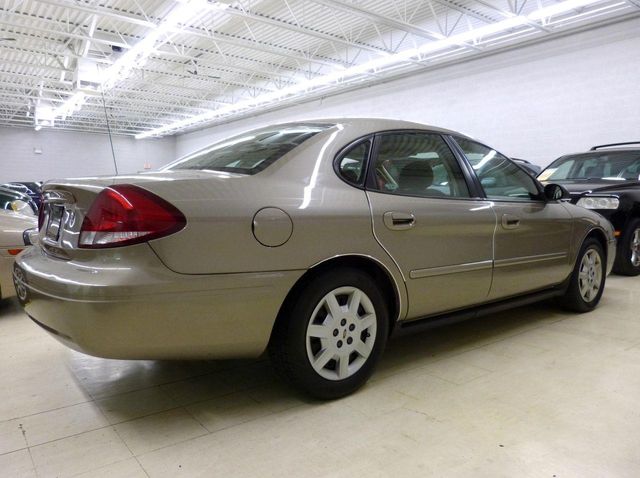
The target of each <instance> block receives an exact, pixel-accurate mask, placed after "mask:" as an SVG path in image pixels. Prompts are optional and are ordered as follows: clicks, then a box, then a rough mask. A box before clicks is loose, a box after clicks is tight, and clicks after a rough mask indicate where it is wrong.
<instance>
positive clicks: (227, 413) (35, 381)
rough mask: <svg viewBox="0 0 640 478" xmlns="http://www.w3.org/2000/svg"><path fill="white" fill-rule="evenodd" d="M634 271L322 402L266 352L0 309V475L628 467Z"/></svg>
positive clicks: (394, 346) (635, 374) (500, 472)
mask: <svg viewBox="0 0 640 478" xmlns="http://www.w3.org/2000/svg"><path fill="white" fill-rule="evenodd" d="M639 308H640V278H621V277H616V276H613V277H610V279H609V282H608V286H607V290H606V293H605V297H604V299H603V302H602V304H601V306H600V307H599V308H598V309H597V310H596V311H595V312H593V313H591V314H588V315H582V316H580V315H572V314H564V313H561V312H560V311H558V310H557V309H556V308H555V307H554V306H553V305H552V304H543V305H538V306H531V307H527V308H522V309H517V310H513V311H510V312H506V313H503V314H499V315H495V316H493V317H489V318H485V319H482V320H478V321H476V322H467V323H463V324H458V325H453V326H449V327H447V328H443V329H439V330H437V331H432V332H427V333H423V334H420V335H414V336H409V337H405V338H402V339H397V340H395V341H393V342H391V344H390V346H389V348H388V349H387V352H386V354H385V356H384V358H383V360H382V363H381V365H380V367H379V369H378V371H377V373H376V374H375V375H374V377H373V379H372V380H371V382H370V383H369V384H368V385H367V386H366V387H365V388H364V389H362V390H361V391H360V392H359V393H357V394H355V395H353V396H351V397H348V398H346V399H342V400H339V401H335V402H328V403H318V402H313V401H309V400H306V399H303V398H300V397H299V396H297V395H295V393H294V392H293V391H291V390H289V389H287V388H285V387H284V386H283V385H282V384H281V383H280V382H279V381H278V380H277V379H276V378H275V377H274V376H273V373H272V371H271V368H270V366H269V363H268V362H266V361H264V360H259V361H249V362H182V363H181V362H170V363H167V362H129V361H113V360H101V359H95V358H91V357H87V356H84V355H81V354H79V353H75V352H72V351H69V350H67V349H66V348H64V347H63V346H61V345H59V344H58V343H57V342H55V341H54V340H53V339H51V338H49V336H47V334H45V333H44V332H43V331H41V330H39V329H38V328H37V327H36V326H35V325H34V324H33V323H31V322H30V321H29V320H27V318H26V317H25V316H24V315H23V314H22V312H21V311H20V310H19V308H18V306H17V304H15V303H14V302H13V301H4V303H2V305H1V306H0V470H1V471H0V475H2V476H3V477H5V476H6V477H13V476H21V477H22V476H24V477H27V476H39V477H62V476H87V477H92V478H96V477H101V476H108V477H125V476H126V477H137V476H141V477H144V476H150V477H160V476H163V477H164V476H166V477H174V476H189V477H191V476H203V477H213V476H221V477H222V476H224V477H226V476H234V477H238V476H252V477H254V476H260V477H264V476H278V477H281V476H296V477H298V476H300V477H312V476H332V477H338V476H341V477H353V476H365V475H366V476H368V477H380V476H392V475H393V476H396V477H400V476H402V477H405V476H447V477H451V476H473V477H482V476H491V477H499V476H509V477H514V476H517V477H525V476H532V477H581V478H582V477H605V476H610V477H613V476H615V477H626V476H628V477H637V476H640V452H639V450H640V439H639V435H638V430H640V408H639V407H638V397H640V316H639V314H638V311H639Z"/></svg>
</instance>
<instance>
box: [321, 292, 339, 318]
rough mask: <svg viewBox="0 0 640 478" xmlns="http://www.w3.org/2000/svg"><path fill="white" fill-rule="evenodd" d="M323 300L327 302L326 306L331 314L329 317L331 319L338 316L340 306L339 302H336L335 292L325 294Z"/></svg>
mask: <svg viewBox="0 0 640 478" xmlns="http://www.w3.org/2000/svg"><path fill="white" fill-rule="evenodd" d="M325 302H326V304H327V307H328V308H329V314H330V315H331V317H332V318H333V319H336V318H338V317H340V313H341V307H340V304H338V299H337V298H336V296H335V294H333V293H330V294H327V296H326V297H325Z"/></svg>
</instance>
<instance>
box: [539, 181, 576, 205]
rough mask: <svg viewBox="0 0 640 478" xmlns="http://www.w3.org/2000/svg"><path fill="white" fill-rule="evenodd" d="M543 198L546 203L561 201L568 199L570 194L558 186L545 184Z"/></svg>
mask: <svg viewBox="0 0 640 478" xmlns="http://www.w3.org/2000/svg"><path fill="white" fill-rule="evenodd" d="M544 197H545V199H546V200H547V201H560V200H562V199H570V198H571V194H569V191H567V190H566V188H565V187H563V186H560V185H559V184H547V185H546V186H545V187H544Z"/></svg>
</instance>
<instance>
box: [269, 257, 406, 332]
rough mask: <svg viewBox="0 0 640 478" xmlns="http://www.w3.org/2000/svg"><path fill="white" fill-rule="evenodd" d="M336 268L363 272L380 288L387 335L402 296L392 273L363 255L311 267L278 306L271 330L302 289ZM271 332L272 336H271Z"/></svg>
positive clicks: (330, 260) (397, 311)
mask: <svg viewBox="0 0 640 478" xmlns="http://www.w3.org/2000/svg"><path fill="white" fill-rule="evenodd" d="M338 267H352V268H355V269H358V270H363V271H365V272H366V273H367V274H369V275H370V276H371V277H372V278H373V279H374V280H375V281H376V283H377V284H379V285H380V286H381V289H382V293H383V295H384V297H385V298H386V299H387V300H386V302H387V306H388V307H389V331H388V333H389V335H390V334H391V332H392V331H393V327H394V326H395V324H396V322H397V321H398V319H399V318H400V312H401V310H402V300H403V298H402V296H401V291H400V284H398V283H397V281H396V279H395V278H394V276H393V274H392V272H391V271H390V270H389V269H388V268H387V266H385V265H384V264H383V263H382V262H380V261H378V260H377V259H375V258H373V257H371V256H367V255H363V254H345V255H339V256H334V257H331V258H328V259H325V260H322V261H320V262H318V263H316V264H314V265H313V266H311V267H310V268H309V269H308V270H307V271H306V272H305V273H304V274H303V275H302V277H300V278H299V279H298V281H297V282H296V283H295V284H294V285H293V287H292V288H291V290H290V291H289V293H288V294H287V296H286V297H285V300H284V302H283V303H282V305H281V306H280V310H279V311H278V316H277V318H276V322H275V324H274V327H273V330H275V329H276V326H277V324H278V322H279V321H281V320H284V317H285V316H286V312H287V310H289V308H290V307H291V306H292V304H293V300H294V299H295V297H297V296H298V294H299V293H300V292H301V291H302V290H303V289H304V287H305V286H306V285H307V284H308V283H309V282H310V281H311V280H312V279H313V278H314V277H316V276H317V275H319V274H321V273H323V272H326V271H327V270H330V269H335V268H338ZM273 330H272V335H273Z"/></svg>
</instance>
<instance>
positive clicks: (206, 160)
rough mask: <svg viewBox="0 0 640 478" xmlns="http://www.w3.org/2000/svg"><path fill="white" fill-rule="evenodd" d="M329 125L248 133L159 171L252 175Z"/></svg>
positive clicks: (303, 125) (304, 125)
mask: <svg viewBox="0 0 640 478" xmlns="http://www.w3.org/2000/svg"><path fill="white" fill-rule="evenodd" d="M332 126H333V125H331V124H308V123H307V124H299V125H296V124H289V125H282V126H279V127H276V128H265V129H260V130H256V131H251V132H248V133H245V134H243V135H240V136H236V137H234V138H231V139H229V140H226V141H223V142H220V143H216V144H214V145H212V146H209V147H207V148H205V149H202V150H200V151H197V152H195V153H193V154H191V155H189V156H187V157H185V158H182V159H179V160H178V161H175V162H174V163H171V164H170V165H168V166H167V167H165V168H163V169H162V170H163V171H170V170H184V169H190V170H201V171H226V172H230V173H240V174H256V173H259V172H260V171H263V170H265V169H266V168H268V167H269V166H270V165H271V164H273V163H274V162H276V161H277V160H278V159H280V158H282V157H283V156H284V155H285V154H287V153H289V152H290V151H292V150H293V149H295V148H297V147H298V146H300V145H301V144H302V143H304V142H305V141H307V140H308V139H310V138H312V137H313V136H315V135H316V134H318V133H319V132H321V131H324V130H325V129H328V128H330V127H332Z"/></svg>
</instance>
